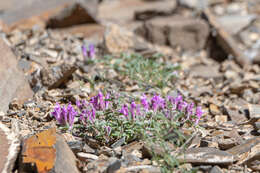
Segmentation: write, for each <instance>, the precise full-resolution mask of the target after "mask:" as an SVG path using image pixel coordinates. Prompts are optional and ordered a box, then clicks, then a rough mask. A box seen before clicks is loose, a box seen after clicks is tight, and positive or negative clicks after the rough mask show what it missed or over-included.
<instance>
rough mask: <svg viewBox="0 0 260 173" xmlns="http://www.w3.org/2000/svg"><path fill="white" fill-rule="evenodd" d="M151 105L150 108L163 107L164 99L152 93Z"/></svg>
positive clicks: (155, 109)
mask: <svg viewBox="0 0 260 173" xmlns="http://www.w3.org/2000/svg"><path fill="white" fill-rule="evenodd" d="M151 105H152V109H153V110H154V111H157V110H158V109H159V108H164V107H165V100H164V99H163V98H162V97H161V96H159V95H154V96H153V97H152V99H151Z"/></svg>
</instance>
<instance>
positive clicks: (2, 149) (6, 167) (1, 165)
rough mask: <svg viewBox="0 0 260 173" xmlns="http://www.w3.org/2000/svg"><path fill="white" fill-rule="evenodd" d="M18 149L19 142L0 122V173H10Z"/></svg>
mask: <svg viewBox="0 0 260 173" xmlns="http://www.w3.org/2000/svg"><path fill="white" fill-rule="evenodd" d="M19 149H20V141H19V139H18V138H17V136H16V134H14V133H13V132H11V131H10V130H9V129H8V128H7V127H6V126H5V125H4V124H2V123H1V122H0V153H1V154H0V172H2V173H7V172H12V170H13V168H14V165H15V161H16V159H17V155H18V153H19Z"/></svg>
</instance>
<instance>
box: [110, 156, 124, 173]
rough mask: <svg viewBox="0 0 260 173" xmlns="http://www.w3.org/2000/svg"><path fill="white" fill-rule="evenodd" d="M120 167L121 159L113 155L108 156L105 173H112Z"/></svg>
mask: <svg viewBox="0 0 260 173" xmlns="http://www.w3.org/2000/svg"><path fill="white" fill-rule="evenodd" d="M120 167H121V161H120V160H118V159H117V158H115V157H111V158H109V165H108V167H107V173H114V172H116V171H117V170H118V169H120Z"/></svg>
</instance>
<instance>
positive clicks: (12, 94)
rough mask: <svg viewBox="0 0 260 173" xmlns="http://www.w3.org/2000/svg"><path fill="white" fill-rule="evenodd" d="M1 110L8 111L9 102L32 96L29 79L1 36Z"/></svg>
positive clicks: (20, 100)
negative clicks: (18, 65) (20, 68)
mask: <svg viewBox="0 0 260 173" xmlns="http://www.w3.org/2000/svg"><path fill="white" fill-rule="evenodd" d="M0 54H1V56H0V62H1V63H0V81H1V82H0V96H1V100H0V110H1V111H4V112H5V111H6V110H7V108H8V105H9V103H10V102H11V101H12V100H13V99H14V98H17V101H18V102H19V103H22V102H24V101H26V100H27V99H29V98H32V96H33V91H32V90H31V88H30V86H29V83H28V81H27V80H26V78H25V76H24V74H23V72H22V71H20V70H19V69H18V67H17V64H18V62H17V60H16V57H15V56H14V54H13V52H12V50H11V49H10V48H9V47H8V46H7V44H6V43H5V42H4V40H2V39H1V38H0Z"/></svg>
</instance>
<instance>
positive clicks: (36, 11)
mask: <svg viewBox="0 0 260 173" xmlns="http://www.w3.org/2000/svg"><path fill="white" fill-rule="evenodd" d="M28 1H29V0H28ZM96 2H97V1H96V0H92V1H85V0H80V1H78V0H46V1H41V0H34V1H30V2H28V3H23V5H21V6H19V8H17V7H16V5H13V7H14V8H12V9H10V10H6V11H5V12H4V13H3V15H0V23H3V24H2V25H3V26H2V27H3V30H4V31H5V32H10V31H12V30H14V29H15V28H17V29H29V28H32V27H34V26H36V25H37V26H40V27H46V26H47V23H48V24H49V26H50V27H57V26H59V27H62V26H70V25H75V24H81V23H83V22H84V23H86V22H93V18H94V17H95V15H96V14H95V13H96V9H97V6H96ZM65 20H66V21H65ZM72 20H73V21H72ZM54 21H55V22H57V25H56V24H54V23H53V22H54Z"/></svg>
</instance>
